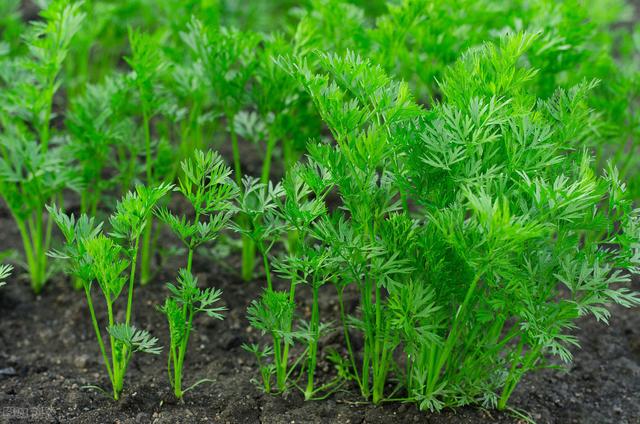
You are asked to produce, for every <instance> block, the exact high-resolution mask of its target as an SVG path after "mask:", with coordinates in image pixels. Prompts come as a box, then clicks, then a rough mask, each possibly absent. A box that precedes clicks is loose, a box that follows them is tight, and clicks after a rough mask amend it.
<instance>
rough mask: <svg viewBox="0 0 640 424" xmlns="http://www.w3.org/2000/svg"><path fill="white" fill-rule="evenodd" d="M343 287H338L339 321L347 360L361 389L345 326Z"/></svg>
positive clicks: (349, 338) (347, 330) (347, 329)
mask: <svg viewBox="0 0 640 424" xmlns="http://www.w3.org/2000/svg"><path fill="white" fill-rule="evenodd" d="M343 292H344V287H341V288H339V289H338V304H339V305H340V321H342V331H343V333H344V340H345V343H346V345H347V351H348V352H349V360H350V362H351V367H352V368H353V375H354V376H355V378H356V381H357V382H358V386H359V387H360V390H362V381H361V380H360V373H359V372H358V367H357V366H356V356H355V355H354V354H353V348H352V347H351V337H350V336H349V328H348V327H347V319H346V318H347V316H346V314H345V311H344V301H343V294H344V293H343Z"/></svg>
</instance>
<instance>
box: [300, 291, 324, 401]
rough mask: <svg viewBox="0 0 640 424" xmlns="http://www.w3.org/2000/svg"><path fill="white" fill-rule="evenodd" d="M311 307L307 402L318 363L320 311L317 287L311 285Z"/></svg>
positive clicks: (305, 396)
mask: <svg viewBox="0 0 640 424" xmlns="http://www.w3.org/2000/svg"><path fill="white" fill-rule="evenodd" d="M312 291H313V295H312V301H313V305H312V307H311V332H312V336H311V341H310V343H309V362H308V368H307V389H306V390H305V392H304V398H305V399H306V400H309V399H311V398H312V397H313V394H314V390H313V379H314V375H315V372H316V364H317V362H318V358H317V355H318V338H319V336H320V335H319V326H320V324H319V320H320V311H319V309H318V285H317V284H315V283H314V284H313V289H312Z"/></svg>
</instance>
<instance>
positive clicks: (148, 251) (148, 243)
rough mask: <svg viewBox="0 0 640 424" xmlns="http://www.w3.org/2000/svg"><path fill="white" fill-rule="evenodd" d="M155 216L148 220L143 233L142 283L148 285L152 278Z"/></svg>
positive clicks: (141, 256) (141, 255)
mask: <svg viewBox="0 0 640 424" xmlns="http://www.w3.org/2000/svg"><path fill="white" fill-rule="evenodd" d="M152 230H153V216H151V217H149V219H148V220H147V225H146V226H145V227H144V233H143V234H142V252H141V254H140V284H141V285H143V286H144V285H146V284H147V283H148V282H149V281H150V280H151V257H152V256H153V255H152V251H153V249H152V241H153V240H152V237H151V236H152V232H153V231H152Z"/></svg>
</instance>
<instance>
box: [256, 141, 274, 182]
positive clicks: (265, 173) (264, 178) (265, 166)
mask: <svg viewBox="0 0 640 424" xmlns="http://www.w3.org/2000/svg"><path fill="white" fill-rule="evenodd" d="M276 141H277V139H276V137H275V135H273V132H272V131H269V138H268V139H267V151H266V153H265V155H264V162H262V175H261V177H260V182H261V183H263V184H267V183H268V182H269V176H270V175H271V157H272V156H273V148H274V147H275V145H276Z"/></svg>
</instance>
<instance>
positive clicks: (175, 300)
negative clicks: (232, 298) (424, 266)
mask: <svg viewBox="0 0 640 424" xmlns="http://www.w3.org/2000/svg"><path fill="white" fill-rule="evenodd" d="M167 287H168V288H169V290H170V291H171V297H169V298H167V299H166V300H165V303H164V305H163V306H162V307H161V308H160V311H161V312H162V313H163V314H165V315H166V316H167V321H168V322H169V333H170V335H171V346H170V351H169V354H168V357H169V359H168V361H167V372H168V375H169V383H170V384H171V387H172V389H173V393H174V395H175V396H176V398H178V399H182V397H183V396H184V394H185V393H186V392H188V391H189V390H192V389H193V388H195V387H197V386H198V385H200V384H202V383H205V382H211V381H212V380H208V379H203V380H198V381H197V382H196V383H194V384H193V385H191V386H189V387H187V388H186V389H183V388H182V370H183V366H184V359H185V356H186V353H187V345H188V343H189V336H190V334H191V329H192V326H193V318H194V317H195V316H196V314H198V313H204V314H206V315H207V316H208V317H210V318H215V319H219V320H222V319H223V316H222V312H223V311H224V310H225V308H224V307H223V306H214V304H216V303H218V302H219V301H220V296H221V295H222V291H220V290H218V289H212V288H207V289H204V290H203V289H199V288H198V279H197V278H196V277H194V276H193V274H191V273H190V272H189V271H187V270H186V269H184V268H183V269H181V270H180V273H179V276H178V280H177V284H176V285H173V284H168V285H167Z"/></svg>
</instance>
